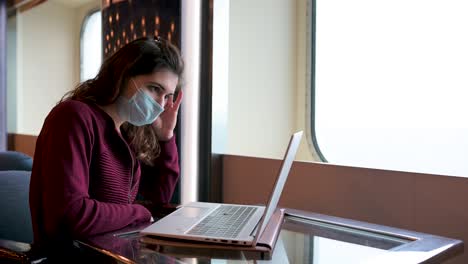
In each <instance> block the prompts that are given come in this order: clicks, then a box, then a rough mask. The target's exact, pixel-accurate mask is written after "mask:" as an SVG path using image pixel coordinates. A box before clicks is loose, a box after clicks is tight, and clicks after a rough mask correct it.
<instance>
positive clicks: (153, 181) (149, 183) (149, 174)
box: [140, 136, 180, 204]
mask: <svg viewBox="0 0 468 264" xmlns="http://www.w3.org/2000/svg"><path fill="white" fill-rule="evenodd" d="M159 145H160V146H161V153H160V155H159V157H158V158H157V159H156V160H155V164H154V166H148V165H143V164H142V167H141V168H142V172H141V177H142V178H141V184H140V194H141V195H142V196H143V198H144V199H145V200H150V201H151V202H153V204H166V203H169V202H170V200H171V197H172V195H173V193H174V190H175V187H176V185H177V181H178V180H179V171H180V169H179V154H178V151H177V145H176V140H175V136H173V137H172V138H171V139H170V140H169V141H166V142H162V141H160V142H159Z"/></svg>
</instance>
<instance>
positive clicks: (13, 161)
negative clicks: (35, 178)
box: [0, 151, 33, 171]
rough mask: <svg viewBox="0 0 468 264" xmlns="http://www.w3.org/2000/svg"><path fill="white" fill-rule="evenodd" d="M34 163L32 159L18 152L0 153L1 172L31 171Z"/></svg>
mask: <svg viewBox="0 0 468 264" xmlns="http://www.w3.org/2000/svg"><path fill="white" fill-rule="evenodd" d="M32 163H33V160H32V158H31V157H30V156H28V155H26V154H24V153H21V152H17V151H0V171H5V170H24V171H31V170H32Z"/></svg>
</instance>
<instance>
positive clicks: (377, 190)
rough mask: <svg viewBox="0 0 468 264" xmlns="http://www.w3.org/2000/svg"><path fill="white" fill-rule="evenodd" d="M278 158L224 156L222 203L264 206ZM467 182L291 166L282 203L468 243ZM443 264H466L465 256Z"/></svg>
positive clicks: (467, 255) (309, 165) (343, 168)
mask: <svg viewBox="0 0 468 264" xmlns="http://www.w3.org/2000/svg"><path fill="white" fill-rule="evenodd" d="M280 165H281V161H280V160H273V159H263V158H253V157H241V156H231V155H225V156H224V157H223V201H224V202H226V203H241V204H244V203H245V204H258V203H262V204H265V203H266V202H267V199H268V197H269V194H270V192H271V190H272V188H273V184H274V181H275V179H276V175H277V172H278V170H279V167H280ZM466 201H468V178H462V177H452V176H441V175H431V174H422V173H411V172H401V171H388V170H378V169H369V168H357V167H348V166H338V165H332V164H326V163H311V162H295V163H294V164H293V166H292V170H291V173H290V175H289V178H288V181H287V183H286V185H285V188H284V191H283V195H282V197H281V200H280V205H281V206H284V207H289V208H296V209H301V210H307V211H311V212H315V213H322V214H327V215H331V216H338V217H344V218H350V219H355V220H359V221H365V222H371V223H375V224H380V225H387V226H393V227H397V228H403V229H408V230H413V231H417V232H423V233H429V234H435V235H440V236H445V237H450V238H455V239H460V240H462V241H465V242H467V241H468V228H467V223H468V210H466V206H465V202H466ZM447 263H452V264H461V263H468V253H465V254H463V255H461V256H459V257H456V258H455V259H453V260H450V261H448V262H447Z"/></svg>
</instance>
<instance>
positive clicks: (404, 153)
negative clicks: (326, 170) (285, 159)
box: [312, 0, 468, 176]
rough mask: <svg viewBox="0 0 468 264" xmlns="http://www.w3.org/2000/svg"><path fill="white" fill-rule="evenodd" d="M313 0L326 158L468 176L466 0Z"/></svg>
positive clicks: (318, 127)
mask: <svg viewBox="0 0 468 264" xmlns="http://www.w3.org/2000/svg"><path fill="white" fill-rule="evenodd" d="M312 1H315V2H313V4H314V5H315V10H314V12H313V13H315V16H313V18H312V20H313V23H312V27H314V26H315V30H316V34H315V36H314V37H315V38H314V37H312V40H313V42H315V43H312V46H313V47H314V48H315V50H314V51H313V52H314V54H315V65H314V66H315V80H313V82H312V83H313V85H312V89H315V90H314V92H313V94H315V95H314V98H313V100H314V104H315V113H314V114H315V116H314V118H315V121H314V126H315V127H314V129H315V135H316V141H317V144H318V146H319V147H320V150H321V152H322V154H323V156H324V157H325V159H326V160H327V161H329V162H330V163H335V164H346V165H353V166H363V167H374V168H384V169H393V170H405V171H415V172H426V173H435V174H444V175H456V176H468V117H467V116H468V104H467V103H466V101H467V98H468V48H467V47H468V34H466V28H467V27H468V16H467V15H466V14H467V13H468V2H467V1H464V0H446V1H433V0H395V1H383V0H355V1H349V0H312ZM314 20H315V21H314ZM314 22H315V24H314ZM314 40H315V41H314ZM314 44H315V45H314ZM312 63H314V61H312ZM314 84H315V87H314Z"/></svg>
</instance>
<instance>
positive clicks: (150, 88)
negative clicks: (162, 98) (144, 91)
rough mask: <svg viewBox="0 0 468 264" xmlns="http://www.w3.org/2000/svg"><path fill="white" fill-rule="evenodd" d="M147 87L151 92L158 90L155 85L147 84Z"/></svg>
mask: <svg viewBox="0 0 468 264" xmlns="http://www.w3.org/2000/svg"><path fill="white" fill-rule="evenodd" d="M148 88H149V90H150V91H151V92H157V91H159V87H156V86H149V87H148Z"/></svg>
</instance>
